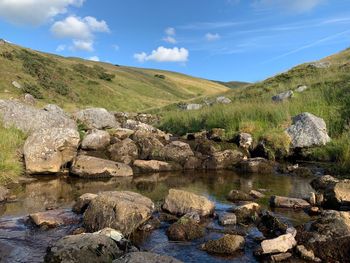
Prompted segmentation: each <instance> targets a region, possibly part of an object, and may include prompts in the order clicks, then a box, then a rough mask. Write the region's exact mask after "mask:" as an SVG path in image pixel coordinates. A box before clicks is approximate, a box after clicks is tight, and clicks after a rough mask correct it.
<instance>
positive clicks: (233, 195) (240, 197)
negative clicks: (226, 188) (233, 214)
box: [227, 190, 254, 202]
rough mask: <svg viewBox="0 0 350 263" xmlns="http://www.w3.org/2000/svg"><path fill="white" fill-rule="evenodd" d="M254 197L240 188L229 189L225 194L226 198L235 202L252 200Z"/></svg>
mask: <svg viewBox="0 0 350 263" xmlns="http://www.w3.org/2000/svg"><path fill="white" fill-rule="evenodd" d="M253 199H254V198H253V197H252V196H250V195H249V194H248V193H246V192H243V191H241V190H231V191H230V192H229V194H228V195H227V200H229V201H232V202H236V201H252V200H253Z"/></svg>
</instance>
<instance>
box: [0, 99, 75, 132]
mask: <svg viewBox="0 0 350 263" xmlns="http://www.w3.org/2000/svg"><path fill="white" fill-rule="evenodd" d="M0 116H1V117H0V118H1V121H2V122H3V124H4V126H5V127H6V128H9V127H12V126H13V127H16V128H17V129H19V130H21V131H23V132H25V133H29V134H30V133H32V132H34V131H37V130H40V129H48V128H71V129H75V130H76V129H77V125H76V123H75V122H74V121H73V120H71V119H69V118H68V117H67V116H66V115H65V114H61V113H56V112H50V111H46V110H40V109H36V108H34V107H32V106H29V105H26V104H23V103H20V102H18V101H12V100H0Z"/></svg>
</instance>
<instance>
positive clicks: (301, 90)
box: [295, 85, 308, 93]
mask: <svg viewBox="0 0 350 263" xmlns="http://www.w3.org/2000/svg"><path fill="white" fill-rule="evenodd" d="M307 89H308V87H307V86H305V85H299V86H298V87H297V88H296V90H295V92H299V93H301V92H304V91H305V90H307Z"/></svg>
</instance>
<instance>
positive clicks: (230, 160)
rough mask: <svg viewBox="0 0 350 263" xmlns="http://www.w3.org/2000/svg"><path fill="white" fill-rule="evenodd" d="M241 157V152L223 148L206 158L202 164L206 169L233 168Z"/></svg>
mask: <svg viewBox="0 0 350 263" xmlns="http://www.w3.org/2000/svg"><path fill="white" fill-rule="evenodd" d="M242 159H243V154H242V153H241V152H239V151H236V150H225V151H222V152H215V153H213V155H212V156H210V157H209V158H208V159H207V160H205V162H204V164H203V166H204V168H205V169H208V170H220V169H230V168H233V167H234V166H235V165H236V164H237V163H238V162H240V161H241V160H242Z"/></svg>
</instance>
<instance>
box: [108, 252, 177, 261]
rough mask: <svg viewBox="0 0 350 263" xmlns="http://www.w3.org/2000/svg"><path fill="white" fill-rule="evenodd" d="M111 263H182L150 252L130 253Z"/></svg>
mask: <svg viewBox="0 0 350 263" xmlns="http://www.w3.org/2000/svg"><path fill="white" fill-rule="evenodd" d="M112 263H182V262H181V261H179V260H177V259H175V258H173V257H169V256H166V255H159V254H156V253H152V252H132V253H128V254H126V255H125V256H123V257H121V258H119V259H116V260H114V261H113V262H112Z"/></svg>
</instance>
